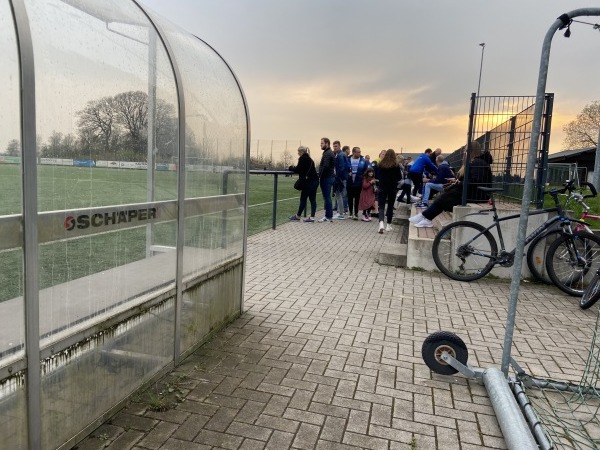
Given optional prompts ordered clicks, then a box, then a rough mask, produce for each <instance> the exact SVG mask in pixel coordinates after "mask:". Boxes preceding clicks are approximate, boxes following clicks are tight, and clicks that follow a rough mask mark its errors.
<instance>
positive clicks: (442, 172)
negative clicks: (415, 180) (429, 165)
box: [416, 155, 455, 208]
mask: <svg viewBox="0 0 600 450" xmlns="http://www.w3.org/2000/svg"><path fill="white" fill-rule="evenodd" d="M435 162H436V163H437V173H436V174H435V176H434V177H433V178H432V179H431V181H428V182H427V183H425V187H424V188H423V198H422V199H421V202H420V203H417V205H416V206H417V207H421V208H427V206H428V203H429V195H430V194H431V191H437V192H441V191H443V190H444V185H445V184H446V183H449V182H450V181H454V178H455V177H454V172H452V169H451V168H450V165H449V164H448V161H444V157H443V156H442V155H438V156H437V158H436V159H435Z"/></svg>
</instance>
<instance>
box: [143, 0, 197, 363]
mask: <svg viewBox="0 0 600 450" xmlns="http://www.w3.org/2000/svg"><path fill="white" fill-rule="evenodd" d="M134 2H135V4H136V5H137V6H138V8H140V10H141V11H142V12H143V13H144V15H145V16H146V17H147V18H148V21H149V22H150V24H151V25H152V27H153V28H154V30H155V31H156V36H157V37H158V38H159V39H160V41H161V43H162V45H163V48H164V50H165V51H166V53H167V58H168V60H169V63H170V64H171V69H172V70H173V78H174V80H175V90H176V92H177V119H178V130H177V131H178V142H177V144H178V145H179V149H178V153H177V156H178V158H179V159H178V164H177V242H176V243H175V246H176V256H175V258H176V262H175V291H176V294H175V317H174V322H175V326H174V329H173V333H174V337H173V361H174V363H175V365H177V364H178V363H179V361H180V359H181V309H182V305H183V249H184V242H185V235H184V232H185V175H186V173H185V171H186V163H185V144H186V137H185V117H186V115H185V95H184V92H185V91H184V89H183V77H182V76H181V72H180V70H179V65H178V64H177V60H176V59H175V52H174V50H173V47H172V46H171V44H170V42H169V40H168V39H167V38H166V35H165V32H164V31H163V29H162V27H161V26H160V24H159V23H155V22H154V21H153V20H152V18H151V16H150V15H149V14H148V12H147V11H146V10H145V9H144V7H143V6H142V5H141V4H140V2H139V1H138V0H134ZM157 43H158V42H157Z"/></svg>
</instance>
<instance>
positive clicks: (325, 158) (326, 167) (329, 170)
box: [319, 137, 335, 222]
mask: <svg viewBox="0 0 600 450" xmlns="http://www.w3.org/2000/svg"><path fill="white" fill-rule="evenodd" d="M330 142H331V141H330V140H329V138H326V137H324V138H322V139H321V150H322V151H323V154H322V155H321V162H320V163H319V185H320V186H321V193H322V194H323V204H324V205H325V216H323V217H322V218H320V219H319V222H331V221H332V219H333V205H332V204H331V188H332V187H333V181H334V179H335V177H334V170H335V155H334V154H333V150H331V147H330V145H331V144H330Z"/></svg>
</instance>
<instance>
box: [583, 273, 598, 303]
mask: <svg viewBox="0 0 600 450" xmlns="http://www.w3.org/2000/svg"><path fill="white" fill-rule="evenodd" d="M598 299H600V272H596V275H594V277H593V278H592V280H591V281H590V284H588V285H587V287H586V288H585V291H583V296H582V297H581V299H580V300H579V306H580V307H581V309H588V308H591V307H592V306H593V305H594V303H596V302H597V301H598Z"/></svg>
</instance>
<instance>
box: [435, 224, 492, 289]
mask: <svg viewBox="0 0 600 450" xmlns="http://www.w3.org/2000/svg"><path fill="white" fill-rule="evenodd" d="M432 253H433V261H434V262H435V265H436V266H437V268H438V269H440V271H441V272H442V273H443V274H445V275H447V276H448V277H450V278H452V279H453V280H458V281H473V280H478V279H479V278H482V277H484V276H485V275H486V274H488V273H489V271H490V270H492V268H493V267H494V265H495V263H496V256H497V254H498V246H497V244H496V240H495V239H494V237H493V236H492V234H491V233H490V232H489V231H486V229H485V227H484V226H482V225H479V224H478V223H475V222H467V221H462V222H454V223H451V224H449V225H446V226H445V227H444V228H442V229H441V230H440V231H439V233H438V234H437V235H436V237H435V239H434V240H433V247H432Z"/></svg>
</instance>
